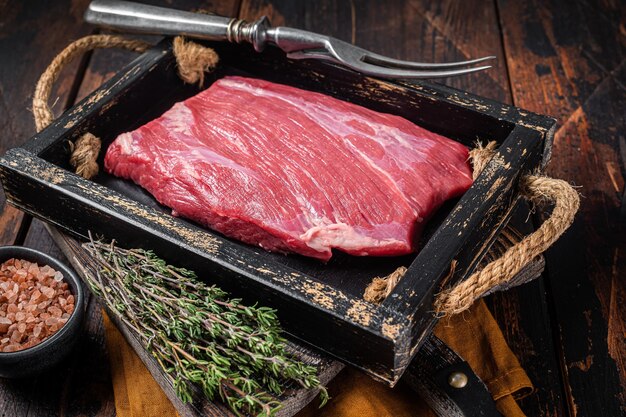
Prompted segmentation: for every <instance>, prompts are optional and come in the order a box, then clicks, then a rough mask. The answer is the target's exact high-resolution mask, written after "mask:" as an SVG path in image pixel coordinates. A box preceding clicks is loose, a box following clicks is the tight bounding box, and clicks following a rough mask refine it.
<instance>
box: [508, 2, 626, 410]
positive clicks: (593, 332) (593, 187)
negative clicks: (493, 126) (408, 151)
mask: <svg viewBox="0 0 626 417" xmlns="http://www.w3.org/2000/svg"><path fill="white" fill-rule="evenodd" d="M498 8H499V10H500V19H501V25H502V33H503V37H504V42H505V51H506V58H507V63H508V67H509V73H510V77H511V85H512V87H513V91H512V92H513V98H514V103H515V104H516V105H518V106H521V107H525V108H528V109H529V110H533V111H537V112H540V113H545V114H551V115H554V116H556V117H557V118H558V119H559V122H560V127H559V128H558V131H557V132H556V135H555V140H554V148H553V155H552V162H551V164H550V166H549V168H548V173H549V174H551V175H554V176H556V177H559V178H564V179H566V180H568V181H570V182H572V183H573V184H576V185H579V186H581V188H580V190H579V191H580V192H581V194H582V196H583V198H582V206H581V211H580V213H579V215H578V217H577V220H576V222H575V224H574V226H573V227H572V229H571V230H570V231H569V232H568V233H567V234H566V236H564V238H562V239H561V240H560V241H559V242H558V243H557V244H556V245H555V246H554V248H553V249H552V250H550V251H549V252H548V254H547V268H548V273H547V278H548V280H547V291H548V293H549V294H550V299H549V302H550V306H551V308H553V309H554V314H555V315H554V320H555V321H556V322H557V323H558V326H557V327H556V328H555V331H556V334H555V338H556V339H557V340H559V342H560V346H559V360H560V363H561V367H562V370H563V375H562V378H563V381H564V392H565V393H566V398H567V405H568V411H569V413H570V415H576V416H579V417H580V416H599V415H603V416H617V415H623V414H624V413H626V398H625V394H626V393H625V387H626V366H624V365H625V360H626V343H625V334H626V332H625V325H624V321H625V320H626V303H625V302H624V301H625V299H626V280H625V279H624V277H626V262H625V255H626V239H625V238H624V236H625V235H624V231H625V229H624V226H625V225H626V216H625V212H626V211H625V210H626V206H625V205H624V202H625V201H624V196H625V194H624V176H625V173H626V171H625V168H626V155H625V154H624V152H625V151H624V149H625V148H626V146H625V145H626V144H625V143H624V140H625V139H624V128H625V125H626V124H625V119H624V117H625V115H626V88H625V87H624V86H625V84H626V61H625V58H626V37H625V36H624V16H625V14H624V10H625V7H624V4H623V2H619V1H616V2H586V1H575V2H559V1H552V0H549V1H529V2H515V1H509V0H502V1H498Z"/></svg>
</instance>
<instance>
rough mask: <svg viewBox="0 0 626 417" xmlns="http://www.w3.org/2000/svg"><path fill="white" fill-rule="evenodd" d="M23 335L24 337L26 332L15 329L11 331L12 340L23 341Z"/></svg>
mask: <svg viewBox="0 0 626 417" xmlns="http://www.w3.org/2000/svg"><path fill="white" fill-rule="evenodd" d="M22 337H24V333H22V332H20V331H18V330H17V329H15V330H13V333H11V342H21V341H22Z"/></svg>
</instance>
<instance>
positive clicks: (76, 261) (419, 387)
mask: <svg viewBox="0 0 626 417" xmlns="http://www.w3.org/2000/svg"><path fill="white" fill-rule="evenodd" d="M520 205H521V206H522V207H518V209H517V210H516V213H515V215H514V216H513V222H514V223H515V224H514V225H509V226H507V227H506V228H505V229H504V230H503V231H502V233H501V234H500V237H499V238H498V239H497V241H496V242H495V243H494V245H493V246H492V248H491V249H490V251H489V252H488V254H487V255H486V256H485V258H486V260H485V262H486V261H488V260H490V259H493V258H496V257H498V256H500V255H501V254H502V253H503V252H504V251H505V250H506V249H507V248H508V247H510V246H511V245H512V244H515V243H516V242H518V241H519V240H520V239H521V238H522V237H523V235H524V234H527V233H528V232H529V231H531V230H532V226H531V225H530V224H529V223H526V222H524V221H523V220H521V221H520V219H523V218H524V217H525V216H526V215H527V214H525V213H528V208H527V207H526V205H525V204H520ZM520 208H521V210H520ZM47 229H48V231H49V232H50V234H51V235H52V237H53V239H54V240H55V242H56V243H57V245H58V246H59V247H60V248H61V250H62V251H63V253H64V254H65V256H66V257H67V259H68V260H70V262H71V263H72V265H73V266H74V268H75V269H76V270H77V271H78V272H79V275H80V271H81V270H82V268H85V269H91V270H94V268H95V263H94V262H93V260H92V259H91V257H90V256H89V254H88V253H87V252H86V251H85V250H84V249H82V247H81V244H80V242H79V241H77V240H76V239H74V238H73V237H70V236H69V235H66V234H64V233H62V232H59V231H58V230H57V229H56V228H54V227H49V226H48V227H47ZM543 268H544V260H543V257H540V258H538V259H536V260H535V261H534V262H532V263H531V264H529V265H527V266H526V267H525V268H524V269H523V270H522V271H521V272H520V273H519V274H518V275H517V276H516V278H515V279H514V281H517V282H526V281H528V280H531V279H534V278H536V277H537V276H539V275H540V274H541V272H542V271H543ZM109 317H110V318H111V319H112V321H113V322H114V323H115V325H116V326H117V328H118V329H119V330H120V332H121V333H122V334H123V335H124V337H125V338H126V340H127V341H128V343H129V344H130V345H131V346H132V347H133V349H134V350H135V352H137V354H138V355H139V357H140V358H141V360H142V361H143V363H144V364H145V365H146V367H147V368H148V370H149V371H150V373H151V374H152V376H153V377H154V378H155V380H156V381H157V383H158V384H159V385H160V386H161V388H162V389H163V391H164V393H165V394H166V395H167V397H168V398H169V399H170V401H171V402H172V404H173V405H174V407H175V408H176V409H177V411H178V413H179V414H180V415H181V416H182V417H200V416H208V417H235V415H234V414H233V413H232V412H230V410H229V409H228V408H227V407H226V406H225V405H223V404H222V403H220V402H210V401H208V400H206V399H205V398H203V397H202V396H201V395H198V396H196V399H195V401H194V402H193V403H191V404H185V403H183V402H182V401H180V400H179V399H178V397H177V396H176V393H175V390H174V388H173V387H172V385H171V384H170V383H169V380H168V379H167V378H166V377H165V375H164V373H163V371H162V370H161V368H160V367H159V365H158V363H157V362H156V360H155V359H154V358H153V357H152V355H150V353H149V352H147V351H146V350H145V348H144V347H143V346H142V345H141V343H140V342H139V340H138V339H137V338H136V337H135V336H134V335H133V334H132V333H131V332H130V331H129V330H128V328H127V327H126V326H125V325H124V324H122V323H121V322H120V321H119V320H117V319H116V318H115V315H113V314H109ZM440 343H441V342H440V341H438V340H432V341H431V343H429V342H427V343H425V348H423V349H422V350H421V351H419V352H418V353H417V355H416V357H415V359H414V360H413V363H412V365H411V366H409V368H408V369H407V371H406V373H405V376H404V380H405V381H406V382H407V383H408V384H409V385H411V386H412V388H413V389H415V390H416V391H417V392H419V393H420V395H421V396H422V397H423V398H424V399H425V400H426V401H427V402H428V403H429V404H430V406H431V407H432V408H433V409H434V410H436V411H437V413H438V414H439V415H441V416H444V415H445V416H446V417H450V416H453V415H460V416H461V415H462V416H465V417H471V416H484V417H490V416H492V415H497V414H494V413H496V411H495V408H494V407H493V402H492V401H490V396H489V395H488V393H487V392H486V388H485V387H484V386H482V387H478V388H480V389H482V390H483V392H478V391H476V390H475V391H472V392H468V393H467V394H466V395H465V396H463V397H458V395H457V396H456V397H454V398H453V397H450V396H449V395H447V392H449V391H448V389H449V387H447V386H446V385H445V383H443V384H442V383H440V382H439V381H437V378H436V377H435V375H436V373H437V372H439V371H440V370H441V368H442V367H445V366H448V367H449V366H452V365H459V366H464V367H465V369H464V371H465V372H471V370H469V368H468V367H467V366H466V364H464V363H458V364H454V363H452V361H454V358H453V357H451V356H450V354H449V353H446V352H445V349H446V348H445V346H440ZM289 347H290V349H292V351H293V353H294V354H295V355H296V356H297V357H298V358H299V359H300V360H302V361H303V362H305V363H307V364H309V365H312V366H315V367H317V368H318V369H319V378H320V381H321V382H322V384H324V385H326V384H328V383H329V382H330V381H331V380H332V379H333V378H334V377H335V376H336V375H337V374H338V373H339V372H340V371H341V370H342V369H343V367H344V364H343V363H341V362H339V361H338V360H334V359H332V358H330V357H329V356H327V355H325V354H323V353H321V352H319V351H317V350H315V349H314V348H310V347H306V346H304V345H302V344H299V343H294V342H290V346H289ZM437 349H439V350H440V351H441V352H440V353H441V357H440V358H437V357H436V356H437ZM457 360H459V359H458V358H457ZM472 377H473V378H475V379H476V380H478V381H479V379H478V378H477V377H476V376H475V375H474V376H472ZM316 396H317V392H315V391H313V390H304V389H293V390H289V391H287V392H286V393H285V394H284V395H283V396H282V397H281V400H282V402H283V406H282V408H281V410H280V411H279V412H278V414H277V416H280V417H289V416H293V415H295V414H296V413H297V412H298V411H300V410H301V409H302V408H304V407H305V406H306V405H307V404H308V403H309V402H311V401H312V400H313V399H314V398H315V397H316ZM485 399H486V400H485Z"/></svg>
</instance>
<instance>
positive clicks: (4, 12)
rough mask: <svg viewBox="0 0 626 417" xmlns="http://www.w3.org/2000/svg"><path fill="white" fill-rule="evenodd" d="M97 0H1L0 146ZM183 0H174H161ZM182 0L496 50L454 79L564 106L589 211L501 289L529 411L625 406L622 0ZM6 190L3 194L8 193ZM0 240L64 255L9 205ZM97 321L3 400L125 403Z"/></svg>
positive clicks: (613, 412)
mask: <svg viewBox="0 0 626 417" xmlns="http://www.w3.org/2000/svg"><path fill="white" fill-rule="evenodd" d="M87 3H88V0H73V1H69V0H59V1H55V2H45V1H34V0H33V1H29V2H9V1H0V152H4V151H6V150H7V149H9V148H11V147H14V146H17V145H19V144H20V143H22V142H23V141H25V140H26V139H27V138H28V137H30V136H31V135H32V134H33V133H34V123H33V120H32V114H31V110H30V108H31V102H30V101H31V99H32V92H33V89H34V84H35V82H36V81H37V79H38V77H39V75H40V74H41V72H42V71H43V70H44V68H45V67H46V65H47V64H48V63H49V62H50V60H51V59H52V58H53V57H54V55H55V54H56V53H57V52H59V51H60V50H61V49H62V48H63V47H64V46H65V45H66V44H68V43H69V42H71V41H72V40H74V39H77V38H79V37H81V36H84V35H87V34H91V33H96V32H97V31H96V29H94V28H93V27H90V26H89V25H87V24H85V23H84V22H83V21H82V14H83V12H84V10H85V8H86V6H87ZM150 3H154V4H164V5H171V3H172V2H171V1H156V0H153V1H150ZM434 3H435V2H430V1H428V0H415V1H396V0H387V1H384V2H377V1H365V0H363V1H357V0H355V1H326V0H310V1H297V2H296V1H290V0H284V1H280V0H276V1H270V0H267V1H264V0H242V1H228V0H214V1H192V0H185V1H177V2H175V6H176V7H177V8H181V9H189V10H199V9H202V10H207V11H212V12H215V13H218V14H222V15H229V16H239V17H242V18H247V19H253V18H256V17H258V16H260V15H263V14H265V15H268V16H269V17H270V18H271V20H272V22H273V23H274V24H276V25H280V24H286V25H291V26H295V27H299V28H304V29H309V30H313V31H318V32H322V33H326V34H329V35H332V36H336V37H338V38H340V39H344V40H347V41H352V42H355V43H357V44H358V45H360V46H363V47H366V48H369V49H372V50H374V51H376V52H380V53H383V54H386V55H390V56H394V57H398V58H403V59H414V60H424V61H448V60H461V59H467V58H470V57H479V56H483V55H490V54H495V55H497V56H498V60H497V61H496V62H495V67H494V68H493V69H492V70H490V71H488V72H483V73H479V74H475V75H470V76H464V77H458V78H453V79H448V80H443V81H442V82H444V83H446V84H449V85H451V86H454V87H457V88H461V89H464V90H468V91H471V92H473V93H477V94H479V95H483V96H485V97H489V98H492V99H496V100H499V101H502V102H506V103H513V104H515V105H516V106H520V107H523V108H526V109H529V110H533V111H535V112H539V113H543V114H548V115H552V116H554V117H556V118H557V119H558V121H559V128H558V131H557V133H556V136H555V140H554V153H553V156H552V162H551V163H550V166H549V168H548V173H549V174H550V175H553V176H555V177H559V178H564V179H566V180H568V181H570V182H571V183H573V184H576V185H579V186H581V188H580V192H581V194H582V195H583V199H582V208H581V212H580V214H579V215H578V218H577V220H576V222H575V224H574V225H573V227H572V228H571V229H570V231H568V232H567V234H566V235H565V236H564V237H563V238H562V239H561V240H560V241H559V242H558V243H557V244H556V245H555V246H554V247H553V249H551V250H550V251H549V253H547V256H546V258H547V270H546V273H545V274H544V276H543V277H542V278H541V279H539V280H537V281H535V282H533V283H530V284H527V285H524V286H522V287H520V288H517V289H513V290H511V291H508V292H507V293H503V294H496V295H493V296H491V297H489V299H488V302H489V305H490V307H491V309H492V311H493V312H494V314H495V316H496V317H497V320H498V322H499V323H500V326H501V327H502V329H503V331H504V333H505V336H506V338H507V340H508V341H509V343H510V345H511V347H512V349H513V350H514V351H515V352H516V354H517V355H518V357H519V358H520V360H521V362H522V364H523V366H524V367H525V368H526V370H527V371H528V373H529V375H530V377H531V379H532V380H533V382H534V383H535V386H536V388H537V389H536V391H535V392H534V393H533V394H532V395H531V396H529V397H527V398H525V399H524V400H522V401H521V407H522V409H523V410H524V411H525V412H526V413H527V414H528V415H529V416H566V415H568V416H578V417H581V416H590V417H596V416H619V415H626V193H625V187H624V178H625V177H626V120H625V118H626V5H625V4H624V3H623V2H621V4H620V0H613V1H597V2H594V1H591V0H576V1H560V2H559V1H556V0H544V1H527V2H520V1H513V0H491V1H490V0H483V1H478V0H465V1H455V0H445V1H442V2H437V4H434ZM131 58H132V54H129V53H124V52H112V51H98V52H95V53H92V54H87V55H85V56H84V57H83V58H82V59H81V60H80V61H78V62H75V63H74V64H73V65H71V66H70V67H69V68H68V69H67V70H66V71H64V72H63V73H62V74H61V77H60V80H59V82H58V84H57V87H56V89H55V92H54V94H53V96H54V97H57V99H56V104H55V107H54V108H55V110H56V112H57V113H60V112H62V111H63V110H64V109H66V108H68V107H69V106H70V105H71V104H72V103H74V102H75V101H76V100H77V99H80V98H81V97H83V96H85V95H86V94H87V93H89V92H90V91H91V90H93V89H94V88H95V87H97V86H98V85H99V84H100V83H101V82H102V81H103V80H104V79H106V78H107V77H109V76H110V75H111V74H113V73H114V72H115V71H116V70H117V69H119V68H120V67H121V66H122V65H123V63H125V62H127V61H128V60H129V59H131ZM0 205H4V196H0ZM0 244H3V245H9V244H24V245H26V246H30V247H35V248H38V249H42V250H44V251H46V252H48V253H50V254H52V255H55V256H59V257H62V254H61V253H60V251H59V249H58V248H57V247H56V246H55V245H54V243H53V242H52V240H51V238H50V237H49V236H48V234H47V233H46V231H45V229H44V228H43V225H42V224H41V223H40V222H39V221H37V220H31V219H30V218H29V217H28V216H26V215H24V214H23V213H21V212H20V211H18V210H16V209H14V208H12V207H4V209H3V211H2V212H1V213H0ZM86 327H87V334H86V336H85V337H84V338H83V339H82V341H81V343H80V345H79V346H78V348H77V349H76V351H75V354H74V355H73V357H72V358H71V359H69V360H68V361H67V362H66V365H65V366H64V371H65V372H63V373H62V374H60V375H59V374H54V375H42V376H41V377H39V378H37V379H34V380H26V381H4V380H0V415H1V416H47V415H50V416H56V415H64V416H79V415H80V416H83V415H90V416H110V415H114V414H115V407H114V403H113V392H112V386H111V379H110V374H109V369H108V360H107V354H106V351H105V348H104V340H103V329H102V321H101V316H100V310H99V307H98V306H97V304H96V303H91V304H90V305H89V311H88V321H87V326H86Z"/></svg>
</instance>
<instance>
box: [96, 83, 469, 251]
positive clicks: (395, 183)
mask: <svg viewBox="0 0 626 417" xmlns="http://www.w3.org/2000/svg"><path fill="white" fill-rule="evenodd" d="M105 167H106V169H107V171H108V172H110V173H112V174H114V175H116V176H120V177H123V178H127V179H131V180H133V181H134V182H135V183H137V184H139V185H141V186H142V187H143V188H145V189H146V190H148V191H149V192H150V193H151V194H152V195H153V196H154V197H155V198H156V199H157V200H158V201H159V202H161V203H162V204H164V205H166V206H168V207H170V208H172V214H173V215H175V216H182V217H186V218H189V219H192V220H195V221H196V222H198V223H200V224H203V225H205V226H208V227H210V228H212V229H214V230H217V231H219V232H221V233H223V234H224V235H226V236H229V237H232V238H235V239H239V240H241V241H243V242H246V243H250V244H254V245H259V246H261V247H262V248H264V249H267V250H269V251H277V252H295V253H299V254H302V255H306V256H311V257H314V258H319V259H322V260H328V259H330V257H331V255H332V253H331V249H332V248H336V249H339V250H341V251H344V252H347V253H349V254H352V255H374V256H390V255H401V254H406V253H409V252H411V251H413V250H414V244H413V242H415V241H416V240H417V235H418V234H419V232H420V231H421V229H422V226H423V224H424V222H425V221H426V219H428V218H429V217H430V216H431V215H432V214H433V212H434V211H435V210H436V209H437V208H438V207H439V206H441V204H442V203H443V202H444V201H446V200H447V199H449V198H452V197H455V196H458V195H461V194H462V193H463V192H465V190H467V189H468V188H469V187H470V185H471V184H472V176H471V169H470V167H469V164H468V150H467V148H466V147H464V146H463V145H461V144H459V143H457V142H455V141H453V140H450V139H447V138H445V137H443V136H440V135H437V134H435V133H432V132H429V131H427V130H425V129H422V128H420V127H418V126H416V125H414V124H412V123H411V122H409V121H407V120H405V119H403V118H401V117H398V116H394V115H390V114H383V113H378V112H375V111H372V110H369V109H366V108H364V107H361V106H358V105H355V104H351V103H347V102H344V101H341V100H337V99H335V98H332V97H329V96H326V95H323V94H319V93H314V92H310V91H304V90H300V89H297V88H293V87H289V86H285V85H280V84H274V83H270V82H267V81H263V80H257V79H250V78H242V77H226V78H223V79H221V80H219V81H217V82H215V83H214V84H213V85H212V86H211V87H210V88H209V89H207V90H205V91H203V92H201V93H199V94H197V95H196V96H194V97H191V98H189V99H187V100H185V101H184V102H181V103H177V104H175V105H174V106H173V107H172V108H171V109H170V110H168V111H167V112H165V114H163V116H161V117H160V118H158V119H156V120H153V121H151V122H149V123H147V124H146V125H144V126H142V127H140V128H139V129H137V130H135V131H132V132H129V133H124V134H121V135H120V136H119V137H118V138H117V139H115V141H114V142H113V143H112V144H111V146H109V149H108V150H107V154H106V157H105Z"/></svg>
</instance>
